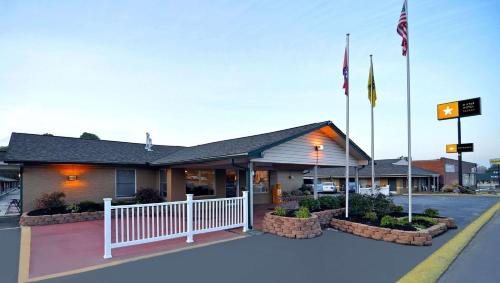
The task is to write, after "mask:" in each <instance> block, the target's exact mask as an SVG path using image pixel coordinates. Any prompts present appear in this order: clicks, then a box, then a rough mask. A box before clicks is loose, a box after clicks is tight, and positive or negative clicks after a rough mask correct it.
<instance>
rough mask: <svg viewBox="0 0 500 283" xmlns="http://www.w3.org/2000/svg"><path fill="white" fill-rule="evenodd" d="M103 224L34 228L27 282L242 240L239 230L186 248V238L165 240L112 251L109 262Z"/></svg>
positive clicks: (202, 237) (211, 235) (201, 238)
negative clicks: (115, 262) (125, 261)
mask: <svg viewBox="0 0 500 283" xmlns="http://www.w3.org/2000/svg"><path fill="white" fill-rule="evenodd" d="M103 227H104V223H103V221H86V222H78V223H69V224H58V225H47V226H35V227H32V228H31V249H30V275H29V277H30V278H34V277H39V276H44V275H49V274H54V273H60V272H66V271H70V270H75V269H80V268H85V267H90V266H94V265H99V264H105V263H110V262H113V261H118V260H126V259H132V258H136V257H140V256H146V255H150V254H155V253H161V252H168V251H173V250H178V249H182V248H188V247H193V246H197V245H202V244H207V243H211V242H216V241H221V240H229V239H235V238H238V237H241V236H242V235H243V234H242V233H241V228H239V229H234V230H232V231H218V232H211V233H206V234H200V235H195V236H194V241H195V242H194V243H191V244H187V243H186V237H181V238H177V239H171V240H164V241H159V242H155V243H149V244H142V245H137V246H131V247H124V248H116V249H113V250H112V253H113V258H112V259H107V260H105V259H103V258H102V256H103V253H104V231H103Z"/></svg>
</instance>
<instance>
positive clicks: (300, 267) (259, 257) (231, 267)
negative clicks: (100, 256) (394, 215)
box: [47, 196, 500, 283]
mask: <svg viewBox="0 0 500 283" xmlns="http://www.w3.org/2000/svg"><path fill="white" fill-rule="evenodd" d="M499 200H500V198H496V197H473V196H457V197H453V196H446V197H441V196H414V198H413V203H414V211H415V212H422V211H423V210H424V209H425V208H427V207H433V208H437V209H439V211H440V212H441V215H446V216H451V217H455V218H456V220H457V224H458V225H459V229H457V230H450V231H448V232H447V233H445V234H444V235H441V236H439V237H437V238H435V239H434V241H433V246H430V247H413V246H404V245H397V244H393V243H386V242H383V241H374V240H370V239H365V238H361V237H357V236H353V235H350V234H346V233H342V232H338V231H334V230H327V231H325V232H324V234H323V236H321V237H319V238H315V239H310V240H291V239H285V238H281V237H278V236H274V235H269V234H264V235H258V236H252V237H248V238H245V239H241V240H235V241H231V242H226V243H222V244H216V245H212V246H208V247H203V248H197V249H192V250H186V251H183V252H179V253H175V254H170V255H164V256H158V257H154V258H150V259H145V260H141V261H136V262H131V263H126V264H122V265H118V266H113V267H109V268H105V269H100V270H95V271H90V272H86V273H80V274H76V275H72V276H67V277H62V278H57V279H54V280H50V281H47V282H134V283H135V282H144V281H148V282H149V281H159V280H166V279H168V281H172V282H206V281H209V282H211V281H214V282H215V281H217V282H235V281H237V282H240V283H242V282H259V281H260V282H287V283H288V282H314V281H315V282H331V281H336V282H365V281H369V282H394V281H395V280H397V279H399V278H400V277H401V276H402V275H404V274H405V273H407V272H408V271H409V270H411V269H412V268H413V267H414V266H415V265H416V264H418V263H419V262H420V261H422V260H423V259H425V258H426V257H427V256H428V255H430V254H431V253H432V252H433V251H435V250H436V249H438V248H439V247H440V246H442V245H443V244H444V243H446V242H447V241H448V240H449V239H451V238H452V237H453V236H454V235H455V234H456V233H457V232H458V231H459V230H460V229H463V227H464V226H465V225H467V224H468V223H470V222H471V221H472V220H474V219H475V218H476V217H477V216H479V215H480V214H481V213H482V212H483V211H484V210H486V209H487V208H489V207H490V206H491V205H493V204H494V203H495V202H497V201H499ZM395 202H396V203H399V204H402V205H404V204H405V202H406V196H398V197H395Z"/></svg>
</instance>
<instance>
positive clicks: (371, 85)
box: [370, 54, 375, 193]
mask: <svg viewBox="0 0 500 283" xmlns="http://www.w3.org/2000/svg"><path fill="white" fill-rule="evenodd" d="M370 71H371V73H370V76H371V78H370V80H371V84H370V104H371V105H370V106H371V116H372V152H371V153H372V154H371V155H372V193H375V145H374V144H375V143H374V140H375V138H374V126H373V98H374V95H373V80H374V76H373V61H372V55H371V54H370Z"/></svg>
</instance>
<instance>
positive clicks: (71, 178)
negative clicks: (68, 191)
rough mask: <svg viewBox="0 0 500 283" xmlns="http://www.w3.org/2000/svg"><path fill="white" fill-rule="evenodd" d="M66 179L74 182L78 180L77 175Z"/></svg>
mask: <svg viewBox="0 0 500 283" xmlns="http://www.w3.org/2000/svg"><path fill="white" fill-rule="evenodd" d="M67 179H68V181H76V180H78V176H77V175H69V176H68V178H67Z"/></svg>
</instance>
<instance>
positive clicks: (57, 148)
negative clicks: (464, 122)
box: [6, 133, 182, 165]
mask: <svg viewBox="0 0 500 283" xmlns="http://www.w3.org/2000/svg"><path fill="white" fill-rule="evenodd" d="M144 146H145V145H144V144H139V143H128V142H116V141H106V140H88V139H81V138H69V137H59V136H48V135H34V134H22V133H12V136H11V138H10V142H9V148H8V151H7V156H6V161H8V162H23V163H29V162H33V163H85V164H123V165H126V164H127V165H128V164H130V165H146V163H148V162H152V161H154V160H157V159H159V158H162V157H164V156H167V155H168V154H171V153H173V152H175V151H177V150H179V149H180V148H182V147H180V146H163V145H153V151H147V150H145V149H144Z"/></svg>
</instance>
